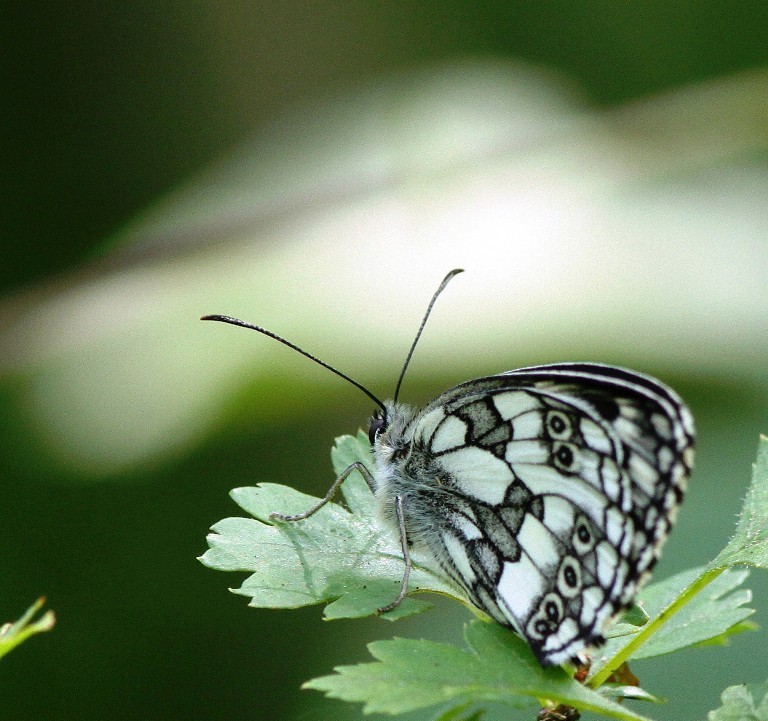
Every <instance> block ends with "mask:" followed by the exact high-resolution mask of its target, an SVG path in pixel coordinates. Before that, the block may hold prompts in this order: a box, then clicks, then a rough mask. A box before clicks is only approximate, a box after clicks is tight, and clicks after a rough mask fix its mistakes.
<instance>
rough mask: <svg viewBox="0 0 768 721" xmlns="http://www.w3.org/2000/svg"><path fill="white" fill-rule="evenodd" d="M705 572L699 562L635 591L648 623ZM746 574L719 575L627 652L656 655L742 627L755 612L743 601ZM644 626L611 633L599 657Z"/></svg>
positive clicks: (746, 594)
mask: <svg viewBox="0 0 768 721" xmlns="http://www.w3.org/2000/svg"><path fill="white" fill-rule="evenodd" d="M705 572H706V569H705V568H703V567H702V568H693V569H690V570H688V571H683V572H682V573H678V574H676V575H675V576H672V577H671V578H667V579H666V580H664V581H660V582H658V583H653V584H650V585H649V586H647V587H646V588H644V589H643V590H642V591H641V592H640V598H639V600H640V602H641V603H642V606H643V608H644V609H645V610H646V612H647V613H648V615H649V624H651V623H653V622H655V621H657V620H658V619H660V618H661V617H662V616H663V615H664V614H665V613H667V610H668V609H669V608H670V607H671V606H672V604H673V603H674V602H675V601H676V600H677V599H678V598H679V597H680V596H682V595H683V593H684V592H685V591H686V589H688V588H690V587H691V586H692V585H693V584H694V583H696V582H697V581H698V580H699V579H700V578H701V577H702V576H703V575H704V573H705ZM747 576H749V571H748V570H746V569H740V570H735V569H729V570H727V571H725V572H724V573H722V574H720V575H719V576H718V577H717V578H715V579H714V580H713V581H711V582H710V583H709V584H708V585H706V587H703V588H702V590H701V591H700V592H699V593H697V594H696V595H695V596H694V597H693V598H692V599H691V601H690V602H689V603H687V604H686V605H684V606H683V607H682V608H680V609H679V610H678V611H677V612H676V613H675V614H674V615H672V616H670V617H669V619H668V620H667V621H666V622H665V623H664V624H663V625H659V626H658V629H657V630H656V631H655V632H654V633H653V634H651V635H649V636H648V638H647V640H645V641H644V643H643V644H642V645H639V646H637V647H636V648H634V649H633V651H632V656H631V657H632V658H633V659H638V658H651V657H652V656H661V655H663V654H666V653H672V652H673V651H677V650H679V649H681V648H687V647H689V646H696V645H698V644H702V643H706V642H708V641H710V640H711V639H718V640H719V641H723V640H724V639H726V638H727V637H728V636H729V635H731V634H732V633H736V632H738V631H742V630H744V629H743V621H744V620H745V619H747V618H749V617H750V616H751V615H752V614H753V613H754V612H755V611H754V609H752V608H747V607H745V606H744V604H746V603H749V602H750V601H751V600H752V594H751V592H750V591H749V590H748V589H742V588H740V586H741V584H742V583H743V582H744V581H745V580H746V578H747ZM623 627H624V624H622V628H623ZM644 628H647V625H646V626H644V627H640V628H637V627H633V626H627V629H630V631H628V632H627V633H625V635H622V636H620V637H614V638H611V639H610V640H609V641H608V643H607V644H606V646H605V647H604V649H602V650H601V653H600V654H599V656H600V657H602V658H605V659H612V658H613V657H615V656H616V655H617V654H619V653H620V652H621V650H622V649H623V648H624V647H626V646H627V645H628V644H630V643H632V642H633V640H634V639H635V637H636V636H638V634H641V633H642V632H643V629H644ZM612 635H613V634H612ZM604 664H605V662H603V663H600V661H596V662H595V664H594V665H593V672H596V671H598V670H599V669H600V668H602V667H603V665H604ZM611 666H613V664H611Z"/></svg>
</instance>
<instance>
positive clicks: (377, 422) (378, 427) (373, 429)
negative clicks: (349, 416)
mask: <svg viewBox="0 0 768 721" xmlns="http://www.w3.org/2000/svg"><path fill="white" fill-rule="evenodd" d="M386 427H387V419H386V418H384V416H382V414H381V413H380V412H379V411H376V412H375V413H374V414H373V415H372V416H371V422H370V425H369V426H368V440H369V441H370V442H371V445H373V444H374V443H375V442H376V439H377V438H378V437H379V433H381V432H382V431H383V430H384V429H385V428H386Z"/></svg>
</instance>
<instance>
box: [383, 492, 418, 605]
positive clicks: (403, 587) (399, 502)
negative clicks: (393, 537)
mask: <svg viewBox="0 0 768 721" xmlns="http://www.w3.org/2000/svg"><path fill="white" fill-rule="evenodd" d="M395 513H396V514H397V527H398V528H399V529H400V548H402V550H403V560H404V561H405V570H404V571H403V580H402V583H401V584H400V592H399V593H398V594H397V598H396V599H395V600H394V601H392V603H388V604H387V605H386V606H384V607H382V608H380V609H378V613H387V611H393V610H394V609H396V608H397V607H398V606H399V605H400V604H401V603H402V602H403V599H404V598H405V596H406V594H407V593H408V579H409V578H410V576H411V552H410V551H409V550H408V533H407V532H406V530H405V516H404V514H403V497H402V496H395Z"/></svg>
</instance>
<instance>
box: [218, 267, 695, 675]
mask: <svg viewBox="0 0 768 721" xmlns="http://www.w3.org/2000/svg"><path fill="white" fill-rule="evenodd" d="M459 272H461V271H460V270H454V271H451V272H450V273H449V274H448V275H447V276H446V277H445V279H444V280H443V282H442V284H441V285H440V287H439V288H438V290H437V292H436V293H435V294H434V296H433V297H432V300H431V302H430V304H429V306H428V308H427V312H426V314H425V316H424V318H423V320H422V323H421V326H420V328H419V330H418V332H417V335H416V339H415V340H414V342H413V345H412V346H411V349H410V352H409V354H408V356H407V358H406V362H405V364H404V366H403V369H402V371H401V374H400V377H399V379H398V382H397V386H396V390H395V394H394V398H395V400H392V401H386V402H382V401H380V400H379V399H378V398H377V397H376V396H375V395H373V394H372V393H371V392H370V391H368V389H366V388H365V387H364V386H362V385H361V384H359V383H357V382H356V381H354V380H353V379H351V378H350V377H349V376H347V375H345V374H344V373H341V372H340V371H338V370H337V369H335V368H333V367H332V366H330V365H328V364H327V363H325V362H324V361H321V360H319V359H318V358H316V357H314V356H312V355H310V354H309V353H307V352H306V351H304V350H302V349H301V348H299V347H298V346H295V345H294V344H292V343H290V342H288V341H286V340H285V339H283V338H281V337H280V336H277V335H276V334H274V333H272V332H271V331H267V330H265V329H263V328H261V327H259V326H254V325H251V324H249V323H245V322H244V321H240V320H238V319H235V318H231V317H229V316H204V318H203V319H204V320H220V321H224V322H227V323H232V324H235V325H241V326H244V327H247V328H251V329H254V330H257V331H259V332H261V333H264V334H266V335H268V336H270V337H272V338H275V339H276V340H278V341H280V342H281V343H284V344H285V345H287V346H289V347H291V348H293V349H294V350H297V351H298V352H300V353H301V354H303V355H305V356H306V357H308V358H310V359H311V360H313V361H315V362H317V363H319V364H320V365H322V366H324V367H326V368H328V369H330V370H332V371H333V372H334V373H336V374H337V375H339V376H341V377H343V378H345V379H346V380H348V381H349V382H351V383H352V384H353V385H355V386H357V387H358V388H360V389H361V390H362V391H363V392H364V393H366V394H367V395H368V396H369V397H370V398H372V399H373V400H374V401H375V402H376V404H377V405H378V410H377V411H376V412H375V413H374V414H373V416H372V418H371V421H370V427H369V438H370V441H371V446H372V451H373V459H374V471H373V472H372V473H371V472H370V471H369V470H368V469H367V468H366V467H365V466H364V465H363V464H362V463H355V464H353V465H352V466H350V467H349V468H348V469H347V470H346V471H345V472H344V473H342V474H341V476H339V478H338V479H336V481H335V482H334V484H333V485H332V486H331V488H330V489H329V492H328V494H327V495H326V496H325V498H323V499H322V500H321V501H320V502H319V503H318V504H317V505H316V506H314V507H312V508H310V509H308V510H307V511H306V512H304V513H301V514H297V515H293V516H287V515H283V514H280V513H273V514H272V516H271V517H272V518H273V520H276V521H283V522H293V521H299V520H301V519H303V518H307V517H308V516H310V515H311V514H312V513H314V512H315V511H317V510H318V509H319V508H320V507H322V506H323V505H324V504H325V503H327V502H328V501H330V499H331V498H332V497H333V495H334V493H335V492H336V490H337V489H338V487H339V486H340V485H341V483H342V482H343V481H344V480H345V479H346V478H347V477H348V476H349V474H350V473H352V472H354V471H359V472H360V473H362V475H363V476H364V477H365V479H366V481H367V482H368V484H369V486H370V487H371V489H372V491H373V492H374V494H375V496H376V499H377V502H378V509H379V514H380V517H381V520H382V521H383V523H384V525H386V526H389V527H390V528H391V529H392V530H393V532H394V533H396V534H397V535H398V536H399V539H400V544H401V548H402V552H403V558H404V563H405V567H404V574H403V579H402V585H401V590H400V593H399V594H398V596H397V598H396V599H395V600H394V601H393V602H392V603H391V604H389V605H388V606H386V607H384V608H382V609H380V611H381V612H386V611H389V610H392V609H393V608H394V607H396V606H397V605H398V604H399V603H400V602H401V601H402V599H403V598H404V597H405V595H406V594H407V591H408V579H409V574H410V570H411V551H412V550H414V549H418V550H419V551H421V552H422V553H425V554H427V555H428V556H429V557H431V558H432V559H433V560H434V561H435V562H436V565H438V566H439V567H440V568H441V569H442V571H443V573H444V574H445V576H446V577H447V579H449V581H450V582H451V583H452V584H453V585H454V586H456V587H457V588H458V589H459V590H460V591H461V592H462V593H463V595H465V596H466V598H468V599H469V600H470V601H471V603H473V604H474V605H475V606H476V607H477V608H479V609H480V610H481V611H483V612H485V613H486V614H487V615H488V616H490V617H491V618H493V619H494V620H495V621H497V622H498V623H500V624H502V625H504V626H507V627H510V628H512V629H513V630H514V631H515V632H517V633H518V634H519V635H520V636H521V637H522V638H523V639H524V640H525V641H526V642H527V643H528V645H529V646H530V648H531V650H532V651H533V653H534V655H535V656H536V658H537V659H538V661H539V662H540V663H541V665H542V666H550V665H554V664H562V663H565V662H569V661H571V662H576V663H583V662H584V661H585V660H586V656H585V654H586V652H587V651H588V650H589V649H592V648H595V647H598V646H600V645H601V644H602V643H604V641H605V636H604V634H605V629H606V626H607V625H608V624H609V622H610V621H611V619H613V618H614V617H616V615H617V614H618V613H620V612H621V611H622V610H623V609H625V608H627V607H628V606H629V605H631V603H632V602H633V599H634V598H635V595H636V593H637V591H638V589H639V588H640V586H641V585H642V584H643V582H644V581H645V580H646V579H647V577H648V575H649V573H650V571H651V569H652V568H653V566H654V564H655V563H656V561H657V559H658V557H659V553H660V550H661V547H662V545H663V544H664V542H665V540H666V538H667V536H668V534H669V531H670V529H671V528H672V525H673V523H674V521H675V517H676V514H677V510H678V507H679V505H680V502H681V501H682V499H683V495H684V493H685V489H686V485H687V480H688V477H689V475H690V472H691V467H692V464H693V448H694V422H693V417H692V415H691V412H690V410H689V409H688V407H687V406H686V405H685V403H684V402H683V401H682V400H681V398H680V397H679V396H678V395H677V393H675V392H674V391H673V390H672V389H671V388H669V387H667V386H666V385H664V384H663V383H661V382H660V381H658V380H656V379H654V378H651V377H650V376H647V375H644V374H641V373H637V372H635V371H631V370H627V369H624V368H619V367H616V366H611V365H604V364H600V363H587V362H573V363H555V364H550V365H538V366H532V367H527V368H520V369H517V370H511V371H507V372H504V373H498V374H496V375H491V376H487V377H484V378H478V379H475V380H470V381H467V382H465V383H461V384H459V385H457V386H455V387H454V388H451V389H449V390H447V391H445V392H444V393H442V394H441V395H439V396H438V397H437V398H435V399H434V400H433V401H431V402H430V403H428V404H427V405H426V406H425V407H424V408H422V409H421V410H415V409H413V408H411V407H409V406H407V405H405V404H403V403H400V402H398V401H397V397H398V393H399V389H400V385H401V382H402V380H403V377H404V374H405V370H406V368H407V366H408V363H409V361H410V359H411V356H412V354H413V351H414V349H415V346H416V343H417V341H418V339H419V337H420V335H421V332H422V330H423V328H424V326H425V323H426V320H427V318H428V316H429V314H430V312H431V310H432V306H433V305H434V303H435V301H436V299H437V297H438V295H439V294H440V293H441V292H442V290H443V289H444V288H445V286H446V285H447V283H448V282H449V280H450V279H451V278H452V277H453V276H454V275H456V274H457V273H459Z"/></svg>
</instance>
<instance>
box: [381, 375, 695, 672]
mask: <svg viewBox="0 0 768 721" xmlns="http://www.w3.org/2000/svg"><path fill="white" fill-rule="evenodd" d="M402 440H403V442H404V444H405V445H404V446H403V447H402V448H401V450H400V452H399V453H398V452H395V453H394V455H393V456H392V457H391V458H392V460H391V463H392V464H393V467H394V468H395V470H396V476H397V478H399V479H403V487H402V488H399V489H396V488H390V489H389V491H388V492H389V493H395V492H398V493H400V494H401V495H402V497H403V498H404V500H405V505H404V508H405V526H406V529H407V530H408V534H409V538H410V539H411V540H413V541H418V542H421V543H422V545H425V546H426V547H427V548H428V549H429V550H430V551H431V552H432V554H433V555H434V556H435V558H436V559H437V560H438V562H439V563H440V564H441V566H442V567H443V569H444V570H445V572H446V573H447V574H448V576H450V578H452V579H453V581H454V582H455V583H456V584H457V585H458V586H460V587H461V588H462V589H464V591H465V592H466V593H467V595H468V596H469V598H470V599H471V600H472V601H473V602H474V603H475V604H476V605H477V606H478V607H479V608H481V609H482V610H483V611H485V612H486V613H488V614H489V615H490V616H492V617H493V618H494V619H496V620H497V621H499V622H500V623H503V624H505V625H508V626H511V627H512V628H514V629H515V630H516V631H517V632H518V633H519V634H520V635H521V636H522V637H523V638H525V640H526V641H527V642H528V643H529V645H530V646H531V648H532V649H533V651H534V653H535V654H536V656H537V657H538V659H539V661H540V662H541V663H542V664H544V665H551V664H557V663H563V662H565V661H568V660H575V659H580V658H581V657H582V652H583V651H584V650H585V649H586V648H588V647H594V646H599V645H600V644H601V643H602V642H603V641H604V636H603V632H604V628H605V626H606V623H607V622H608V621H609V619H611V618H612V617H614V616H615V615H616V614H617V613H618V612H619V611H620V610H622V609H623V608H625V607H627V606H628V605H629V604H631V602H632V600H633V598H634V596H635V594H636V592H637V590H638V588H639V586H640V584H642V583H643V581H644V580H645V578H646V577H647V575H648V573H649V572H650V570H651V568H652V567H653V565H654V563H655V562H656V560H657V558H658V556H659V552H660V549H661V546H662V544H663V543H664V541H665V539H666V537H667V534H668V533H669V530H670V528H671V527H672V524H673V522H674V519H675V515H676V512H677V508H678V506H679V504H680V502H681V500H682V498H683V494H684V492H685V488H686V482H687V479H688V476H689V473H690V470H691V465H692V462H693V443H694V429H693V419H692V416H691V414H690V412H689V410H688V409H687V407H686V406H685V405H684V403H683V402H682V400H681V399H680V398H679V397H678V395H677V394H676V393H675V392H674V391H672V390H671V389H670V388H668V387H666V386H664V385H663V384H661V383H660V382H658V381H656V380H654V379H653V378H650V377H648V376H645V375H641V374H638V373H635V372H632V371H628V370H624V369H621V368H616V367H613V366H605V365H598V364H590V363H562V364H556V365H546V366H536V367H531V368H523V369H520V370H515V371H509V372H507V373H502V374H500V375H497V376H492V377H489V378H483V379H479V380H475V381H469V382H467V383H464V384H461V385H459V386H456V387H455V388H453V389H451V390H449V391H447V392H446V393H444V394H442V395H441V396H439V397H438V398H437V399H436V400H435V401H433V402H432V403H431V404H430V405H428V406H427V407H426V408H425V409H424V410H423V411H421V412H420V413H418V414H417V415H415V416H414V417H413V418H412V419H411V420H410V421H409V422H408V423H407V425H406V426H405V428H404V429H403V433H402Z"/></svg>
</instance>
